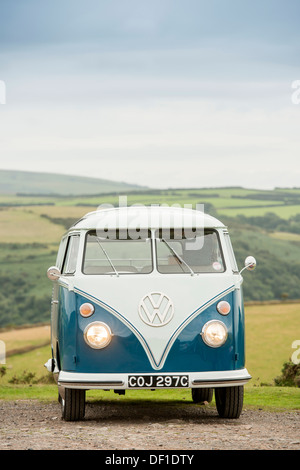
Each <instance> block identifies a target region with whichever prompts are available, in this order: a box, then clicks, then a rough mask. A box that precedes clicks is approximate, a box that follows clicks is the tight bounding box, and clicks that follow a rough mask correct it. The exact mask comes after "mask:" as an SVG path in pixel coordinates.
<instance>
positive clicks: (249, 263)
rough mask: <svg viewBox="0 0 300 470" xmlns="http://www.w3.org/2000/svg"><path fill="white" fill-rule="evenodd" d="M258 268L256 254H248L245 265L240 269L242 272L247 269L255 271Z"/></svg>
mask: <svg viewBox="0 0 300 470" xmlns="http://www.w3.org/2000/svg"><path fill="white" fill-rule="evenodd" d="M255 268H256V259H255V258H254V256H247V258H246V259H245V267H244V268H243V269H242V270H241V271H240V274H241V273H242V272H243V271H244V270H245V269H247V270H248V271H253V270H254V269H255Z"/></svg>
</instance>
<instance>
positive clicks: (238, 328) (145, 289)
mask: <svg viewBox="0 0 300 470" xmlns="http://www.w3.org/2000/svg"><path fill="white" fill-rule="evenodd" d="M255 265H256V261H255V259H254V258H253V257H248V258H246V261H245V267H244V268H243V269H246V268H247V269H249V270H251V269H254V268H255ZM242 271H243V270H242ZM47 275H48V277H49V279H51V280H52V281H53V294H52V308H51V345H52V358H51V359H49V361H48V362H47V364H45V366H46V367H47V369H48V370H50V371H52V372H53V373H54V376H55V378H56V380H57V383H58V390H59V396H60V401H61V404H62V417H63V419H65V420H80V419H83V418H84V413H85V392H86V390H90V389H104V390H108V389H110V390H114V391H115V392H116V393H119V394H124V393H125V390H131V389H151V390H155V389H161V388H163V389H167V388H190V389H191V393H192V399H193V401H194V402H195V403H200V402H203V401H211V399H212V394H213V390H214V391H215V401H216V407H217V410H218V413H219V415H220V416H221V417H224V418H238V417H239V416H240V413H241V410H242V406H243V390H244V384H245V383H247V381H248V380H249V379H251V376H250V375H249V373H248V371H247V369H246V368H245V324H244V308H243V296H242V288H241V284H242V276H241V272H239V270H238V267H237V264H236V261H235V257H234V253H233V250H232V245H231V242H230V238H229V234H228V231H227V228H226V227H225V226H224V225H223V224H222V223H221V222H220V221H219V220H217V219H215V218H214V217H211V216H209V215H207V214H205V213H204V212H201V211H198V210H192V209H187V208H179V207H159V206H158V207H157V206H156V207H152V206H151V207H135V206H132V207H119V208H107V209H100V210H97V211H95V212H92V213H89V214H87V215H86V216H84V217H83V218H82V219H80V220H79V221H78V222H77V223H75V224H74V225H73V226H72V227H71V228H70V229H69V230H68V232H67V233H66V234H65V235H64V236H63V238H62V240H61V243H60V247H59V251H58V256H57V261H56V266H52V267H50V268H49V269H48V272H47Z"/></svg>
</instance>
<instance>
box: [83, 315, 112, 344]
mask: <svg viewBox="0 0 300 470" xmlns="http://www.w3.org/2000/svg"><path fill="white" fill-rule="evenodd" d="M111 338H112V333H111V330H110V328H109V326H108V325H106V324H105V323H102V322H100V321H97V322H94V323H90V324H89V325H88V326H87V327H86V329H85V330H84V339H85V341H86V343H87V344H88V345H89V346H90V347H91V348H94V349H102V348H105V347H106V346H108V345H109V343H110V342H111Z"/></svg>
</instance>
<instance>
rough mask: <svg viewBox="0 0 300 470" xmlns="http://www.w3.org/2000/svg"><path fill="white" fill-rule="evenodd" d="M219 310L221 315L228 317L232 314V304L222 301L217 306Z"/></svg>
mask: <svg viewBox="0 0 300 470" xmlns="http://www.w3.org/2000/svg"><path fill="white" fill-rule="evenodd" d="M217 310H218V312H219V313H220V314H221V315H228V313H229V312H230V304H229V303H228V302H226V300H221V302H219V303H218V305H217Z"/></svg>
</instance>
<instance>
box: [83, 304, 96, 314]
mask: <svg viewBox="0 0 300 470" xmlns="http://www.w3.org/2000/svg"><path fill="white" fill-rule="evenodd" d="M94 311H95V307H94V305H92V304H89V303H85V304H82V305H80V307H79V312H80V314H81V315H82V316H83V317H90V316H91V315H93V313H94Z"/></svg>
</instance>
